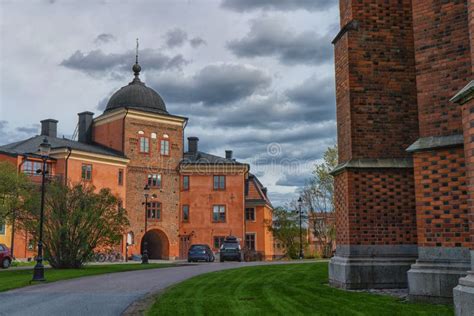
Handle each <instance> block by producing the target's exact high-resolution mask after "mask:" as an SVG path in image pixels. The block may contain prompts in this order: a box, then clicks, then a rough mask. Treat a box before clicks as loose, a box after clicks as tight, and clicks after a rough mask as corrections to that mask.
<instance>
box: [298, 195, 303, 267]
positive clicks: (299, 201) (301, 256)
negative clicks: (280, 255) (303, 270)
mask: <svg viewBox="0 0 474 316" xmlns="http://www.w3.org/2000/svg"><path fill="white" fill-rule="evenodd" d="M301 204H303V199H302V198H301V196H300V198H299V199H298V213H299V214H300V260H301V259H303V258H304V254H303V231H302V229H301V219H302V215H303V214H302V211H301Z"/></svg>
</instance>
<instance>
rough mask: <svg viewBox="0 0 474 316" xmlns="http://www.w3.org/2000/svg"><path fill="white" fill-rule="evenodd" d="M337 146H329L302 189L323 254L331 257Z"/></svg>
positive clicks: (310, 223)
mask: <svg viewBox="0 0 474 316" xmlns="http://www.w3.org/2000/svg"><path fill="white" fill-rule="evenodd" d="M337 161H338V156H337V146H332V147H329V148H327V150H326V152H325V153H324V156H323V161H322V162H321V163H319V164H316V165H315V167H314V171H313V177H312V178H311V179H310V180H309V181H308V183H307V184H306V185H305V187H304V188H303V189H302V190H301V192H300V196H301V198H302V201H303V209H304V210H305V211H306V212H307V218H308V225H309V226H310V229H311V231H312V233H313V235H314V237H315V241H316V242H317V243H318V244H319V248H320V249H322V253H321V255H322V256H323V257H329V256H331V255H332V248H333V245H334V241H335V239H336V228H335V223H334V178H333V176H332V175H331V174H330V172H331V171H332V170H333V169H334V168H335V167H336V166H337Z"/></svg>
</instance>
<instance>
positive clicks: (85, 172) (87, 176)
mask: <svg viewBox="0 0 474 316" xmlns="http://www.w3.org/2000/svg"><path fill="white" fill-rule="evenodd" d="M82 180H92V165H82Z"/></svg>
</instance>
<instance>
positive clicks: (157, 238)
mask: <svg viewBox="0 0 474 316" xmlns="http://www.w3.org/2000/svg"><path fill="white" fill-rule="evenodd" d="M145 240H146V242H147V250H148V258H150V259H165V260H167V259H169V241H168V237H166V234H165V233H164V232H162V231H161V230H159V229H153V230H150V231H148V232H147V233H146V234H145V236H144V237H143V238H142V242H141V251H142V253H143V244H144V241H145Z"/></svg>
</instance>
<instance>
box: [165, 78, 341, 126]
mask: <svg viewBox="0 0 474 316" xmlns="http://www.w3.org/2000/svg"><path fill="white" fill-rule="evenodd" d="M157 88H159V89H161V90H162V91H163V92H164V93H165V94H166V88H163V86H157ZM209 88H210V89H211V91H214V89H213V87H212V86H210V87H209ZM265 92H268V93H263V94H257V95H251V96H249V97H247V98H245V99H242V100H238V101H237V102H233V103H232V102H228V103H223V104H221V105H220V107H219V111H215V109H214V107H212V108H209V107H206V106H205V105H199V104H193V105H189V104H173V105H172V106H171V109H172V110H173V111H174V112H176V113H179V114H182V115H192V116H193V117H200V118H212V122H211V123H212V125H213V126H218V127H228V128H245V127H253V126H259V127H260V128H271V129H281V128H287V127H288V126H294V125H295V124H303V123H306V124H311V123H312V124H315V123H318V122H324V121H331V120H335V116H336V105H335V96H334V94H335V92H334V80H333V78H331V77H324V78H319V77H317V76H311V77H310V78H308V79H306V80H304V81H303V82H302V83H301V84H299V85H296V86H294V87H292V88H290V89H288V90H286V91H284V93H277V92H272V91H265Z"/></svg>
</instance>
